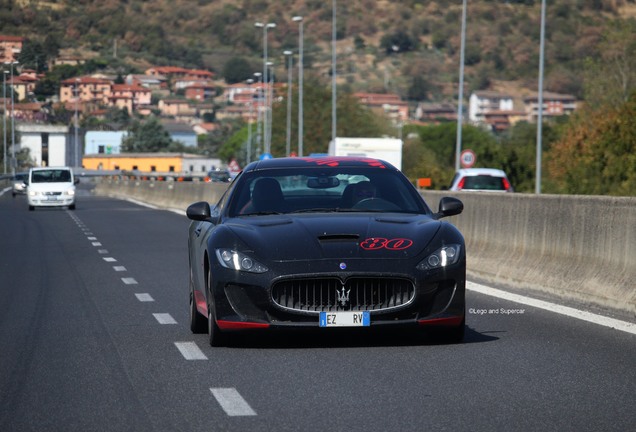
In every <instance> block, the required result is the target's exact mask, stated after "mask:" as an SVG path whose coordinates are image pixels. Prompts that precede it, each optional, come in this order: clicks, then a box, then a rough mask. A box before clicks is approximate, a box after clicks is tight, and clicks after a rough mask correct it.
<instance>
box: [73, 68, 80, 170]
mask: <svg viewBox="0 0 636 432" xmlns="http://www.w3.org/2000/svg"><path fill="white" fill-rule="evenodd" d="M79 82H80V79H79V78H75V92H74V93H75V166H76V167H79V166H80V162H79V161H80V156H79V148H80V146H79V138H78V133H77V128H78V127H79V116H78V114H77V111H78V103H79Z"/></svg>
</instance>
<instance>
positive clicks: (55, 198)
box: [46, 196, 57, 201]
mask: <svg viewBox="0 0 636 432" xmlns="http://www.w3.org/2000/svg"><path fill="white" fill-rule="evenodd" d="M46 200H47V201H57V197H56V196H47V197H46Z"/></svg>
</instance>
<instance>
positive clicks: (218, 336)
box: [207, 270, 227, 347]
mask: <svg viewBox="0 0 636 432" xmlns="http://www.w3.org/2000/svg"><path fill="white" fill-rule="evenodd" d="M211 283H212V275H211V274H210V271H209V270H208V280H207V285H208V286H207V288H208V295H209V296H210V298H209V299H208V340H209V342H210V346H213V347H218V346H224V345H226V344H227V334H224V333H223V332H222V331H221V329H220V328H219V325H218V324H217V323H216V313H215V312H214V303H213V301H214V293H213V292H212V287H211V286H210V284H211Z"/></svg>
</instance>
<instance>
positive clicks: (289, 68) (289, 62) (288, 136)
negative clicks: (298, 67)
mask: <svg viewBox="0 0 636 432" xmlns="http://www.w3.org/2000/svg"><path fill="white" fill-rule="evenodd" d="M283 54H285V56H286V57H287V134H286V135H285V138H286V139H285V156H287V157H289V155H290V153H291V107H292V103H291V98H292V68H293V63H294V57H293V56H292V52H291V51H283Z"/></svg>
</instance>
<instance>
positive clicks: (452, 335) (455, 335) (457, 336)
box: [444, 316, 466, 344]
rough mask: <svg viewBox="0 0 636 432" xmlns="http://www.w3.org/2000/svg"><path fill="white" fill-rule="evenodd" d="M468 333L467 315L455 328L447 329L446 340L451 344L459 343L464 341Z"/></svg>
mask: <svg viewBox="0 0 636 432" xmlns="http://www.w3.org/2000/svg"><path fill="white" fill-rule="evenodd" d="M465 334H466V317H465V316H464V319H463V320H462V323H461V324H460V325H459V326H457V327H455V328H453V329H449V330H447V331H446V334H445V335H444V340H445V341H446V342H447V343H449V344H458V343H462V342H463V341H464V335H465Z"/></svg>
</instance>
